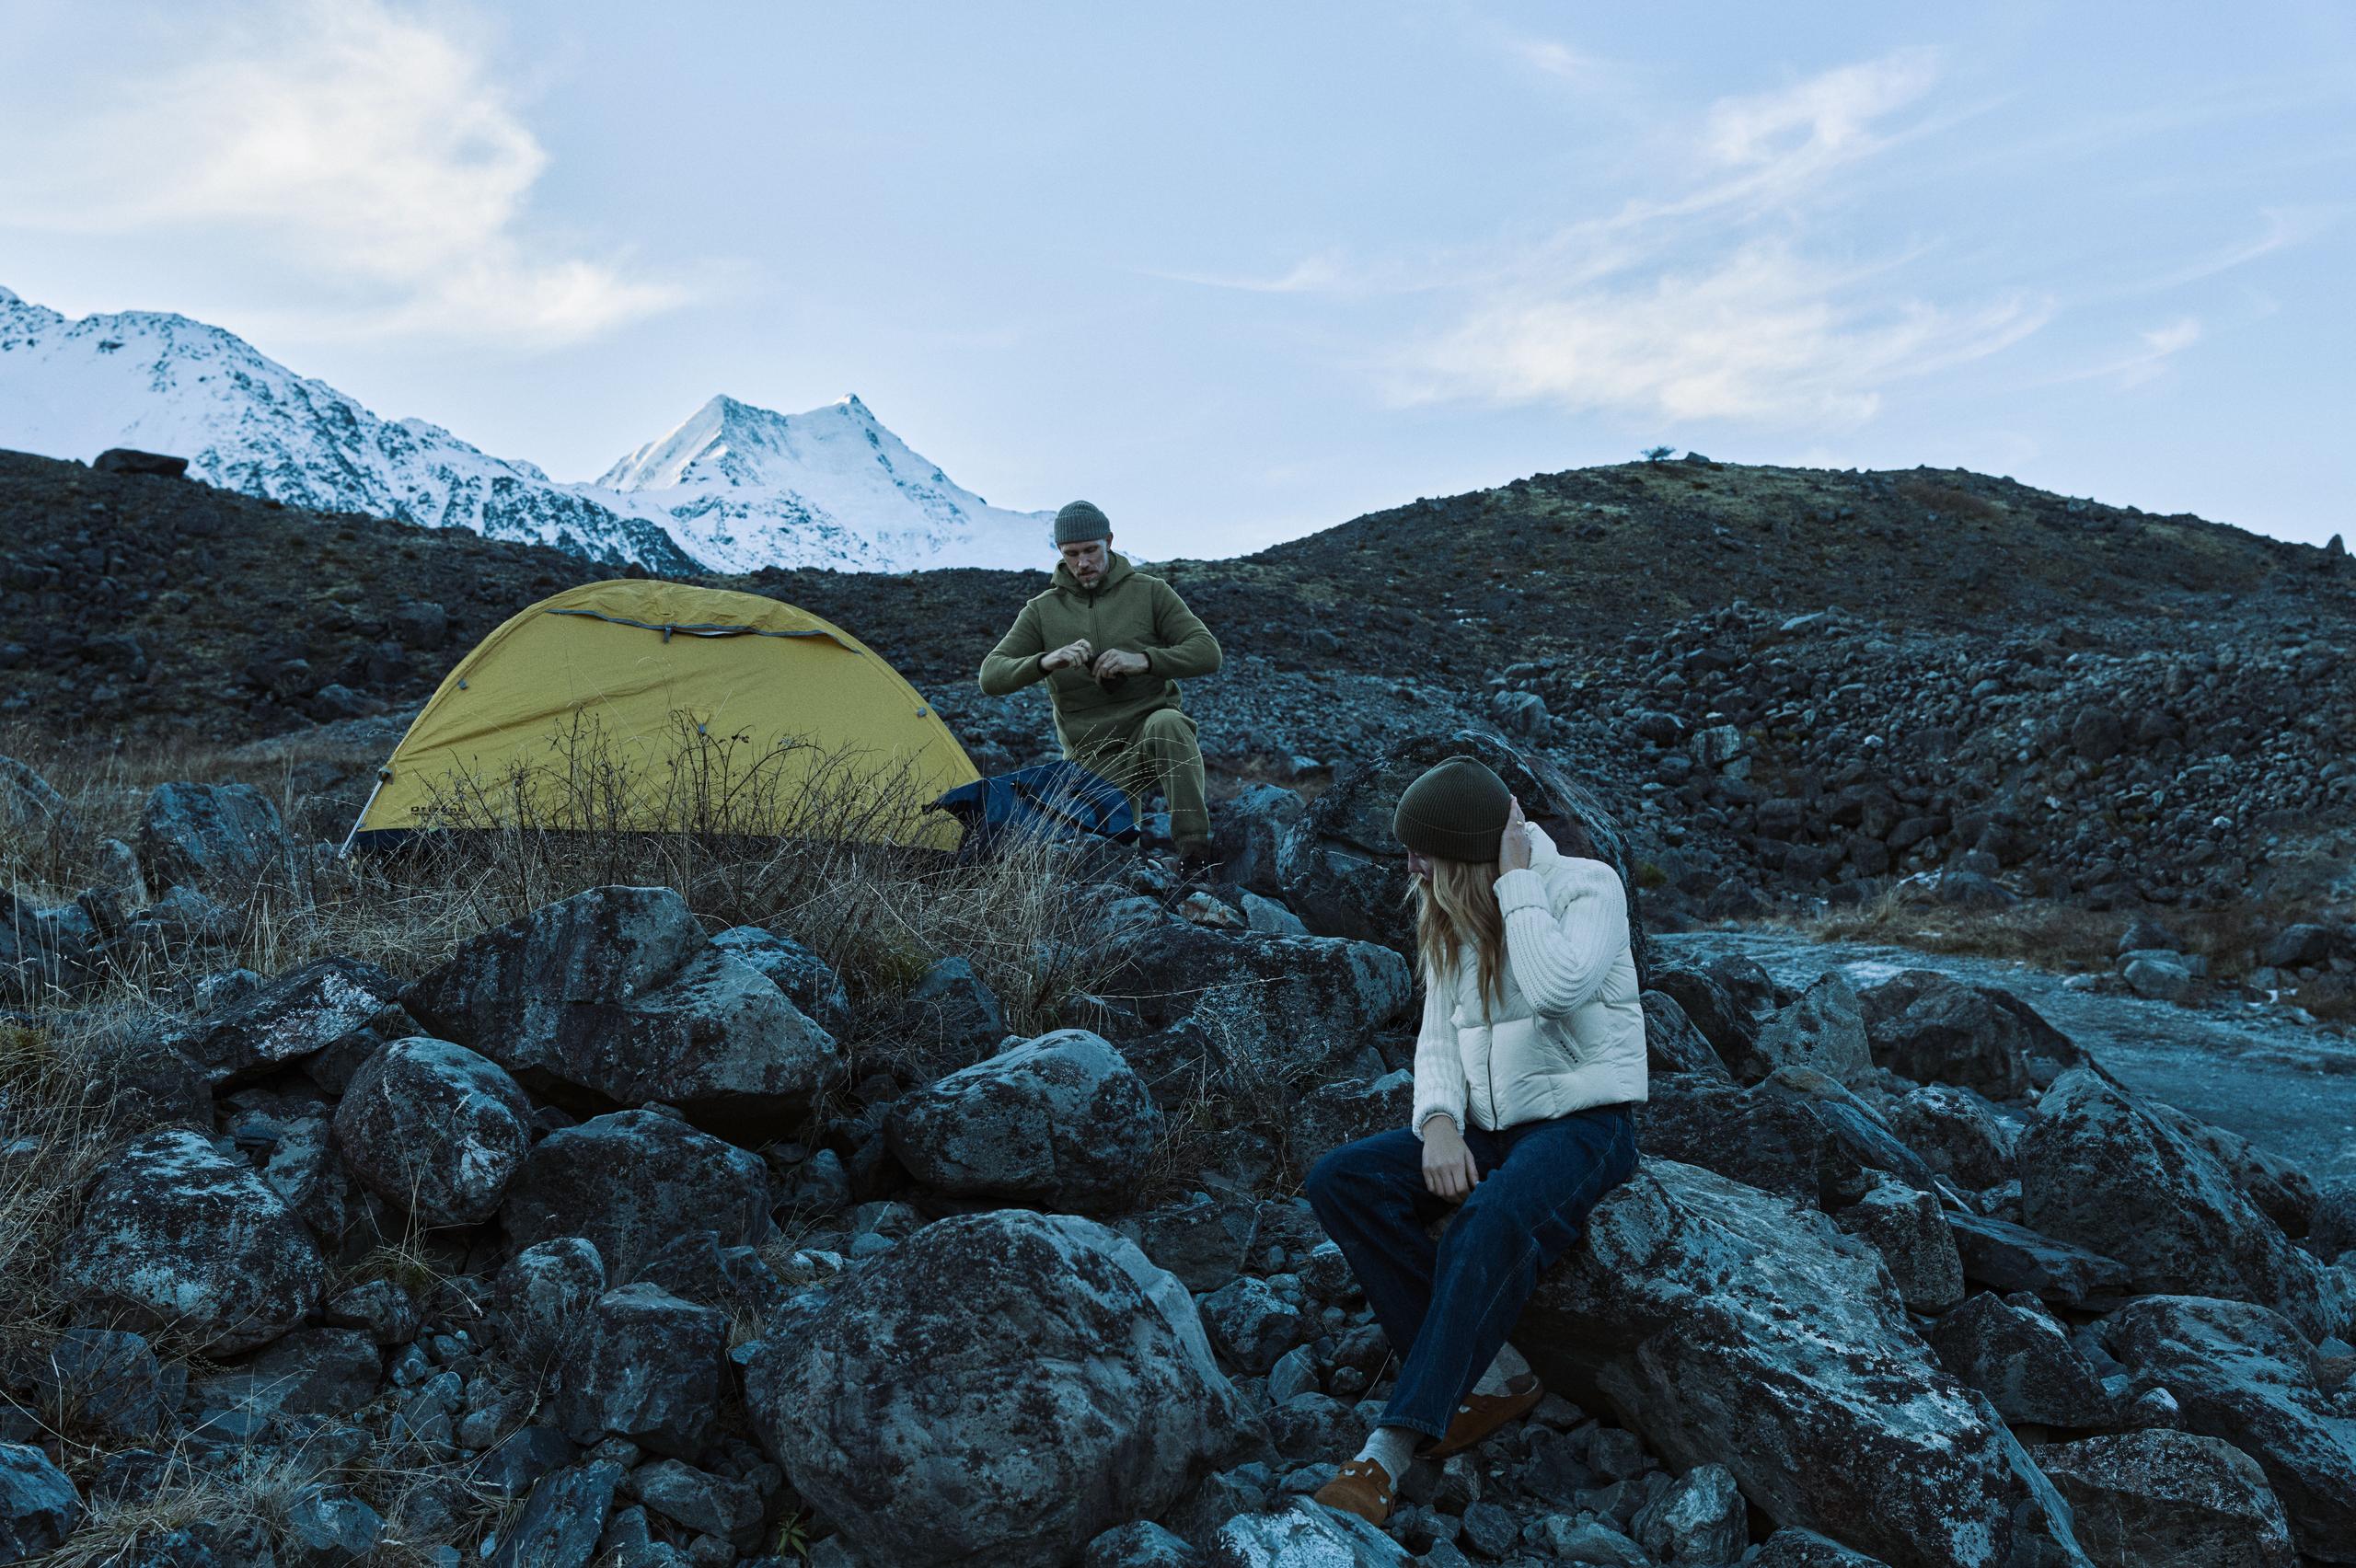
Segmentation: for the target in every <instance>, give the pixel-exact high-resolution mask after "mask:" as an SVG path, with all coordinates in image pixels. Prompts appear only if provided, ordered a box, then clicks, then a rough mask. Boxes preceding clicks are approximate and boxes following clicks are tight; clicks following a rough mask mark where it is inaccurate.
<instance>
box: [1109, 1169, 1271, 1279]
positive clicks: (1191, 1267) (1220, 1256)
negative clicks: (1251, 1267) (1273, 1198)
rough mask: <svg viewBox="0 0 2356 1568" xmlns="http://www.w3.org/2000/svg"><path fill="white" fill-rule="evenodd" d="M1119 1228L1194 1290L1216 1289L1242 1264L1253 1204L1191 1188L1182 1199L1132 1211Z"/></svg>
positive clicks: (1119, 1223)
mask: <svg viewBox="0 0 2356 1568" xmlns="http://www.w3.org/2000/svg"><path fill="white" fill-rule="evenodd" d="M1252 1228H1253V1216H1252V1206H1251V1205H1249V1204H1244V1203H1240V1202H1236V1201H1234V1200H1226V1201H1222V1200H1220V1199H1218V1198H1214V1197H1212V1196H1211V1195H1210V1194H1209V1193H1189V1194H1188V1195H1187V1196H1186V1198H1185V1199H1184V1201H1183V1202H1180V1203H1176V1204H1172V1205H1168V1206H1166V1207H1162V1208H1157V1209H1148V1210H1145V1211H1143V1212H1141V1213H1138V1214H1133V1215H1127V1216H1123V1217H1122V1218H1120V1219H1118V1220H1116V1221H1114V1229H1116V1230H1118V1231H1120V1233H1121V1234H1122V1235H1124V1236H1126V1237H1127V1238H1128V1239H1130V1240H1132V1241H1134V1242H1136V1243H1137V1244H1138V1247H1139V1248H1140V1249H1142V1250H1143V1251H1144V1252H1145V1255H1146V1256H1147V1257H1148V1258H1149V1259H1150V1260H1152V1262H1153V1264H1154V1266H1155V1267H1156V1268H1161V1269H1167V1270H1169V1271H1170V1272H1171V1273H1172V1274H1176V1275H1177V1276H1178V1283H1180V1284H1181V1285H1183V1286H1185V1287H1186V1288H1187V1289H1189V1290H1217V1289H1218V1287H1219V1286H1223V1285H1225V1284H1226V1283H1227V1282H1228V1281H1229V1280H1231V1279H1233V1278H1234V1277H1235V1276H1236V1275H1237V1274H1239V1273H1241V1272H1242V1268H1243V1247H1244V1243H1245V1242H1247V1241H1248V1240H1250V1239H1251V1237H1252Z"/></svg>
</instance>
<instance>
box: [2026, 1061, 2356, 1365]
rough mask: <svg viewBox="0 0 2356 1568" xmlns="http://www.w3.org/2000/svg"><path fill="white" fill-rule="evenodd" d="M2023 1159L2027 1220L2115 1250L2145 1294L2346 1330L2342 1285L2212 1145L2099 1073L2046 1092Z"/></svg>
mask: <svg viewBox="0 0 2356 1568" xmlns="http://www.w3.org/2000/svg"><path fill="white" fill-rule="evenodd" d="M2019 1155H2020V1166H2021V1205H2022V1210H2023V1217H2024V1218H2025V1220H2026V1221H2027V1224H2028V1225H2029V1226H2030V1227H2031V1228H2034V1229H2037V1230H2040V1231H2043V1232H2045V1233H2046V1234H2047V1235H2050V1236H2054V1237H2059V1238H2061V1239H2064V1240H2068V1241H2074V1242H2076V1243H2078V1244H2079V1245H2080V1246H2084V1247H2087V1248H2091V1249H2093V1250H2095V1251H2100V1252H2103V1253H2106V1254H2108V1256H2110V1257H2114V1258H2117V1259H2118V1260H2119V1262H2122V1263H2124V1264H2126V1265H2127V1267H2128V1269H2129V1271H2130V1273H2131V1275H2132V1276H2133V1281H2134V1287H2135V1289H2136V1290H2137V1291H2138V1292H2150V1293H2160V1294H2184V1295H2198V1296H2222V1297H2233V1298H2235V1299H2237V1300H2245V1301H2258V1302H2261V1303H2264V1304H2265V1305H2267V1306H2270V1307H2274V1308H2276V1309H2279V1310H2280V1311H2281V1312H2282V1313H2283V1314H2284V1315H2285V1316H2286V1317H2288V1318H2289V1319H2290V1320H2292V1322H2294V1323H2297V1324H2298V1325H2299V1326H2300V1327H2301V1328H2302V1329H2304V1331H2305V1332H2308V1333H2309V1334H2311V1335H2314V1336H2315V1337H2317V1338H2320V1337H2322V1336H2323V1335H2326V1334H2333V1333H2339V1332H2342V1331H2343V1330H2345V1329H2346V1328H2347V1327H2348V1323H2349V1316H2350V1303H2349V1293H2348V1286H2347V1284H2346V1282H2345V1281H2344V1280H2342V1279H2341V1278H2339V1276H2337V1275H2335V1274H2332V1273H2331V1272H2330V1271H2328V1270H2327V1269H2326V1268H2325V1267H2324V1266H2323V1265H2322V1264H2321V1263H2319V1262H2316V1259H2315V1258H2313V1257H2311V1256H2310V1255H2308V1254H2307V1253H2305V1252H2303V1251H2300V1250H2299V1249H2297V1248H2296V1247H2294V1246H2292V1244H2291V1242H2290V1241H2289V1240H2288V1239H2286V1238H2285V1237H2284V1236H2283V1234H2282V1232H2281V1229H2280V1228H2278V1227H2276V1225H2275V1224H2274V1222H2273V1221H2272V1220H2270V1219H2269V1218H2267V1217H2266V1216H2265V1215H2264V1214H2262V1213H2260V1212H2259V1211H2258V1208H2257V1206H2256V1205H2253V1204H2252V1203H2251V1202H2250V1201H2249V1200H2248V1198H2246V1197H2245V1196H2244V1195H2243V1193H2242V1191H2241V1189H2240V1187H2239V1186H2237V1185H2236V1184H2235V1182H2234V1180H2233V1177H2232V1175H2231V1173H2230V1172H2228V1171H2227V1170H2225V1168H2224V1167H2223V1165H2222V1164H2220V1163H2219V1162H2218V1161H2217V1159H2215V1158H2214V1157H2212V1155H2210V1154H2209V1153H2208V1151H2207V1150H2205V1149H2203V1148H2201V1147H2200V1146H2198V1145H2197V1144H2195V1143H2193V1142H2192V1141H2190V1140H2189V1139H2188V1138H2186V1137H2185V1136H2183V1135H2182V1134H2180V1133H2178V1132H2177V1131H2176V1130H2175V1129H2174V1128H2173V1127H2171V1126H2169V1125H2167V1124H2165V1122H2164V1121H2162V1120H2161V1119H2159V1118H2158V1117H2155V1116H2154V1115H2152V1114H2151V1113H2148V1112H2146V1111H2144V1110H2143V1109H2142V1106H2141V1105H2139V1104H2138V1103H2137V1102H2136V1101H2135V1100H2134V1099H2133V1097H2131V1095H2129V1094H2128V1093H2127V1091H2126V1090H2122V1089H2120V1088H2119V1087H2117V1086H2116V1085H2114V1084H2112V1083H2110V1082H2108V1081H2107V1080H2105V1079H2104V1078H2101V1077H2100V1076H2098V1075H2097V1074H2096V1072H2095V1071H2094V1070H2092V1069H2089V1068H2083V1067H2082V1068H2075V1069H2073V1070H2072V1071H2070V1072H2068V1073H2065V1074H2063V1075H2062V1077H2061V1078H2059V1079H2058V1080H2056V1081H2055V1083H2054V1085H2053V1087H2052V1088H2050V1089H2049V1090H2046V1092H2045V1094H2044V1095H2043V1096H2042V1097H2041V1098H2040V1099H2039V1100H2038V1106H2037V1113H2036V1114H2035V1115H2034V1116H2033V1117H2032V1118H2031V1119H2030V1121H2029V1124H2028V1126H2027V1129H2026V1130H2025V1131H2024V1132H2023V1133H2022V1134H2021V1137H2020V1144H2019Z"/></svg>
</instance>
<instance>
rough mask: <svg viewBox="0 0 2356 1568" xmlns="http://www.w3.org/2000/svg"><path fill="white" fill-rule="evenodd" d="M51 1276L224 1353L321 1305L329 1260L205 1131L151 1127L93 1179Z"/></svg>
mask: <svg viewBox="0 0 2356 1568" xmlns="http://www.w3.org/2000/svg"><path fill="white" fill-rule="evenodd" d="M58 1274H59V1278H60V1281H61V1282H62V1283H63V1284H64V1286H65V1288H66V1289H67V1291H68V1292H70V1293H71V1294H72V1295H73V1296H74V1297H76V1298H77V1299H78V1300H79V1301H80V1302H81V1303H82V1305H83V1307H84V1309H86V1310H87V1311H90V1312H92V1313H93V1314H96V1315H100V1316H110V1317H114V1318H118V1319H120V1320H121V1321H122V1322H123V1323H124V1324H126V1325H128V1326H130V1327H133V1328H136V1329H140V1330H144V1331H152V1332H156V1333H159V1334H164V1335H168V1336H169V1337H170V1338H171V1339H173V1340H174V1341H176V1342H178V1343H181V1344H185V1345H187V1346H189V1347H190V1348H191V1349H196V1350H202V1351H207V1352H211V1353H213V1354H214V1355H229V1354H232V1353H234V1352H237V1351H240V1350H250V1349H252V1348H253V1347H254V1346H256V1345H260V1344H266V1343H269V1342H270V1341H271V1340H273V1339H276V1338H277V1337H278V1336H279V1335H280V1334H283V1333H284V1332H286V1331H287V1330H289V1329H291V1328H293V1327H294V1326H295V1324H297V1323H299V1322H301V1321H302V1320H303V1318H304V1315H305V1314H306V1313H307V1312H309V1311H310V1310H311V1309H312V1308H314V1307H316V1306H317V1305H318V1300H319V1295H320V1292H321V1291H322V1289H323V1288H324V1287H325V1286H326V1283H327V1264H326V1262H325V1261H324V1260H323V1259H321V1257H320V1256H319V1250H318V1247H317V1246H316V1245H315V1244H314V1243H313V1242H312V1240H311V1235H310V1232H309V1231H308V1230H307V1229H306V1228H305V1227H304V1225H303V1222H302V1220H301V1219H299V1218H297V1217H296V1216H295V1212H294V1210H292V1209H290V1208H288V1207H287V1206H286V1204H285V1202H284V1200H283V1199H281V1198H280V1197H279V1195H278V1194H277V1193H273V1192H271V1190H270V1188H269V1187H268V1186H266V1185H264V1184H263V1182H262V1180H261V1178H260V1176H258V1175H256V1174H255V1173H254V1170H253V1169H252V1168H251V1167H250V1166H248V1165H247V1164H246V1162H245V1161H243V1160H241V1159H229V1158H227V1157H225V1156H224V1155H222V1154H220V1153H219V1152H217V1151H216V1150H215V1149H214V1147H213V1145H212V1143H211V1142H210V1141H209V1140H208V1139H206V1138H205V1137H203V1136H202V1135H200V1134H197V1133H193V1132H185V1131H166V1132H156V1133H148V1134H145V1135H144V1136H140V1137H137V1138H134V1139H133V1140H132V1142H131V1143H130V1145H129V1146H128V1147H125V1148H124V1149H123V1151H122V1153H121V1155H120V1156H118V1157H117V1158H116V1159H115V1162H114V1164H113V1165H112V1166H110V1167H109V1168H108V1170H107V1171H106V1173H105V1174H104V1175H102V1176H100V1177H99V1178H98V1183H97V1185H96V1186H94V1187H93V1188H92V1189H91V1191H90V1195H89V1198H88V1200H87V1202H86V1203H85V1204H84V1205H83V1209H82V1216H81V1219H80V1221H79V1222H78V1223H77V1224H76V1225H75V1228H74V1229H73V1231H72V1233H71V1234H70V1235H68V1236H67V1238H66V1240H65V1246H64V1255H63V1258H62V1260H61V1262H60V1264H59V1270H58Z"/></svg>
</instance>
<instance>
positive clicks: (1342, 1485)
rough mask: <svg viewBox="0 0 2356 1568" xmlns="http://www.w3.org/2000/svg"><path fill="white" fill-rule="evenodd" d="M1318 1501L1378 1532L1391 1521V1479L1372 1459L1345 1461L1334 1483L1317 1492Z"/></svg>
mask: <svg viewBox="0 0 2356 1568" xmlns="http://www.w3.org/2000/svg"><path fill="white" fill-rule="evenodd" d="M1315 1501H1317V1502H1320V1503H1322V1504H1324V1505H1325V1506H1327V1507H1328V1508H1339V1509H1340V1510H1341V1511H1342V1512H1343V1513H1345V1514H1356V1515H1357V1516H1358V1517H1359V1518H1361V1519H1364V1520H1365V1521H1366V1522H1367V1523H1368V1524H1369V1525H1373V1526H1375V1527H1377V1528H1380V1526H1381V1525H1382V1522H1383V1521H1384V1520H1386V1519H1388V1518H1390V1517H1391V1503H1392V1498H1391V1477H1390V1476H1389V1475H1388V1474H1387V1473H1385V1472H1384V1470H1383V1468H1382V1467H1381V1466H1380V1465H1379V1464H1376V1463H1375V1462H1374V1461H1373V1460H1372V1459H1345V1460H1344V1461H1343V1462H1342V1468H1341V1470H1339V1471H1338V1472H1337V1473H1336V1474H1335V1475H1334V1479H1333V1480H1331V1481H1329V1482H1326V1483H1325V1484H1324V1485H1322V1486H1321V1487H1319V1488H1318V1489H1317V1492H1316V1494H1315Z"/></svg>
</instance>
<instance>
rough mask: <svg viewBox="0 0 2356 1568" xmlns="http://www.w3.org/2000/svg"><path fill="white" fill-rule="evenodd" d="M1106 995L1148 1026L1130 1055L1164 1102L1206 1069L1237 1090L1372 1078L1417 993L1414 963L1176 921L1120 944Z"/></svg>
mask: <svg viewBox="0 0 2356 1568" xmlns="http://www.w3.org/2000/svg"><path fill="white" fill-rule="evenodd" d="M1112 956H1113V960H1114V963H1115V965H1116V970H1115V974H1114V979H1113V980H1112V981H1111V982H1110V983H1109V984H1108V985H1107V986H1106V988H1105V990H1106V995H1107V996H1108V997H1110V998H1111V999H1113V1000H1115V1001H1118V1002H1121V1003H1122V1004H1124V1005H1126V1006H1127V1007H1129V1008H1131V1009H1134V1010H1135V1011H1136V1012H1137V1014H1138V1016H1139V1018H1141V1019H1142V1020H1144V1022H1145V1024H1146V1026H1147V1027H1148V1028H1149V1029H1151V1030H1155V1031H1159V1032H1160V1033H1158V1034H1155V1035H1148V1036H1142V1037H1139V1038H1137V1039H1126V1038H1125V1039H1124V1040H1123V1042H1122V1050H1123V1053H1124V1054H1125V1055H1126V1056H1127V1057H1128V1059H1129V1062H1130V1064H1131V1065H1132V1066H1135V1067H1137V1069H1138V1071H1139V1072H1140V1073H1142V1074H1144V1075H1145V1078H1146V1081H1147V1084H1148V1086H1149V1087H1150V1088H1151V1089H1152V1090H1153V1091H1154V1095H1155V1098H1156V1099H1157V1100H1158V1101H1161V1103H1162V1104H1163V1105H1164V1106H1165V1107H1167V1106H1168V1105H1170V1104H1171V1103H1172V1101H1173V1100H1180V1099H1184V1098H1185V1097H1187V1096H1189V1095H1191V1094H1192V1093H1193V1092H1194V1090H1195V1088H1196V1087H1197V1086H1198V1079H1199V1078H1200V1077H1202V1076H1204V1075H1207V1076H1209V1077H1210V1078H1212V1079H1213V1080H1215V1081H1222V1082H1224V1083H1225V1084H1226V1085H1227V1086H1229V1087H1230V1088H1231V1087H1233V1086H1234V1085H1235V1084H1236V1083H1238V1082H1252V1081H1258V1080H1260V1079H1263V1078H1268V1077H1276V1078H1311V1079H1317V1078H1346V1077H1357V1078H1372V1077H1377V1076H1380V1074H1381V1073H1382V1072H1383V1071H1384V1070H1385V1068H1386V1066H1388V1065H1389V1064H1387V1063H1386V1062H1385V1061H1384V1059H1383V1057H1382V1054H1381V1052H1380V1048H1379V1047H1378V1045H1377V1042H1378V1041H1380V1040H1381V1039H1382V1038H1383V1037H1384V1036H1385V1034H1386V1033H1387V1032H1389V1031H1390V1029H1391V1026H1392V1025H1393V1024H1395V1023H1397V1022H1398V1021H1400V1020H1402V1019H1403V1018H1404V1017H1405V1016H1406V1014H1407V1011H1408V1006H1409V1004H1410V1003H1411V1002H1412V1001H1413V1000H1414V997H1415V988H1414V984H1413V982H1412V980H1411V979H1410V977H1409V974H1408V970H1407V962H1406V960H1404V959H1403V958H1401V957H1400V956H1399V955H1398V954H1397V953H1396V952H1393V951H1391V950H1390V949H1389V948H1386V947H1381V946H1378V945H1377V944H1375V943H1373V942H1362V941H1352V940H1345V939H1342V938H1337V937H1276V936H1267V935H1264V934H1262V933H1260V932H1257V931H1237V932H1217V931H1212V930H1209V929H1207V928H1204V927H1200V926H1193V925H1186V924H1183V923H1179V922H1170V923H1166V924H1162V925H1158V926H1155V927H1153V928H1150V929H1149V930H1147V931H1143V932H1132V933H1131V934H1130V935H1128V936H1127V937H1126V938H1125V939H1124V940H1122V941H1121V942H1120V943H1118V944H1117V945H1116V947H1115V950H1114V954H1113V955H1112Z"/></svg>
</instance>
